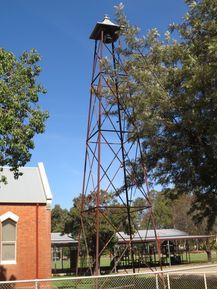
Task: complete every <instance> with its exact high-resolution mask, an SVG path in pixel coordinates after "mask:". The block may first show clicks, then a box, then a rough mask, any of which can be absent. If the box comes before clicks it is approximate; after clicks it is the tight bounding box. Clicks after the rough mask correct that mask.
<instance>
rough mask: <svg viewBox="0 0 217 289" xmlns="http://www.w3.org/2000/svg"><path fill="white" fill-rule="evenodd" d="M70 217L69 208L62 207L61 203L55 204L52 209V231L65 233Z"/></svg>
mask: <svg viewBox="0 0 217 289" xmlns="http://www.w3.org/2000/svg"><path fill="white" fill-rule="evenodd" d="M68 219H69V212H68V210H67V209H62V208H61V207H60V205H55V206H54V208H53V209H52V211H51V232H53V233H55V232H56V233H63V232H64V228H65V224H66V222H67V220H68Z"/></svg>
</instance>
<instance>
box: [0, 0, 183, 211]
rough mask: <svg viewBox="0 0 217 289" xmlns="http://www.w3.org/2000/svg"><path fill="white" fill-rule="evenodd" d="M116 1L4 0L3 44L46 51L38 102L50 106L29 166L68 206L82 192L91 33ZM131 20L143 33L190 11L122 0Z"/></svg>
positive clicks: (178, 2)
mask: <svg viewBox="0 0 217 289" xmlns="http://www.w3.org/2000/svg"><path fill="white" fill-rule="evenodd" d="M118 3H120V1H113V0H89V1H88V0H86V1H85V0H80V1H73V0H37V1H33V0H19V1H16V0H7V1H2V2H1V17H0V43H1V47H3V48H5V49H7V50H10V51H12V52H14V53H15V54H16V56H19V55H20V54H21V53H22V52H23V51H25V50H29V49H31V48H36V49H37V50H38V52H39V53H40V54H41V56H42V61H41V63H40V65H41V67H42V70H43V72H42V74H41V77H40V83H42V84H43V85H44V87H45V88H46V89H47V91H48V93H47V94H46V95H45V96H42V97H41V99H40V105H41V107H42V108H43V109H44V110H48V111H49V114H50V118H49V120H48V121H47V129H46V132H45V134H43V135H39V136H37V137H36V138H35V145H36V148H35V150H34V151H33V152H32V160H31V162H30V163H29V164H28V165H30V166H35V165H37V163H38V162H40V161H42V162H43V163H44V165H45V169H46V172H47V175H48V179H49V183H50V186H51V190H52V193H53V204H57V203H58V204H60V205H61V206H62V207H66V208H69V207H70V206H71V205H72V199H73V198H74V197H75V196H77V195H78V194H79V193H80V192H81V187H82V176H83V162H84V150H85V137H86V127H87V110H88V101H89V85H90V78H91V68H92V55H93V45H94V43H93V42H92V41H91V40H89V35H90V33H91V31H92V29H93V28H94V26H95V23H96V22H97V21H101V20H102V19H103V17H104V15H105V14H108V15H109V16H110V18H111V20H113V21H114V14H115V13H114V12H115V10H114V6H115V5H117V4H118ZM122 3H123V4H124V6H125V12H126V14H127V16H128V18H129V20H130V22H131V23H132V24H135V25H138V26H140V27H141V28H142V30H143V31H144V33H146V32H147V30H148V29H150V28H153V27H156V28H158V30H159V31H160V32H162V33H163V32H164V31H165V30H166V29H167V27H168V24H169V23H172V22H180V20H181V18H182V17H183V15H184V14H185V12H186V5H185V4H184V1H183V0H125V1H124V0H123V1H122Z"/></svg>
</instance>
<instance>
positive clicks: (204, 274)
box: [0, 265, 217, 289]
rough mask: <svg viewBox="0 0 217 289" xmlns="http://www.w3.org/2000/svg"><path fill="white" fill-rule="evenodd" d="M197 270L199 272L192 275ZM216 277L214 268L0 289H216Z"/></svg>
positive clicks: (26, 282) (0, 288)
mask: <svg viewBox="0 0 217 289" xmlns="http://www.w3.org/2000/svg"><path fill="white" fill-rule="evenodd" d="M198 269H199V270H200V272H198V271H195V270H198ZM192 270H194V271H192ZM216 273H217V265H210V266H197V267H193V268H181V269H175V270H164V271H154V272H142V273H134V274H115V275H103V276H91V277H90V276H89V277H70V278H53V279H37V280H23V281H18V280H17V281H2V282H0V289H144V288H145V289H187V288H192V289H214V288H215V289H216V288H217V274H216Z"/></svg>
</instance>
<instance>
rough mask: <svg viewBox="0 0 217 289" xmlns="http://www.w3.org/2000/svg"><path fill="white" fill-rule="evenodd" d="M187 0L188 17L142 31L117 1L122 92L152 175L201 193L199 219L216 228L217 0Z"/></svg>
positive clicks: (167, 185) (168, 186)
mask: <svg viewBox="0 0 217 289" xmlns="http://www.w3.org/2000/svg"><path fill="white" fill-rule="evenodd" d="M185 2H186V4H187V5H188V12H187V14H186V15H185V17H184V20H183V21H182V23H181V24H172V25H170V26H169V29H168V31H166V33H165V35H164V37H160V35H159V33H158V31H157V30H156V29H151V30H150V31H149V32H148V34H147V35H146V36H142V35H141V31H140V29H139V28H138V27H136V26H132V25H130V24H129V22H128V20H127V17H126V16H125V14H124V9H123V5H122V4H120V5H119V6H117V7H116V18H117V22H118V23H119V24H120V25H121V27H122V29H121V35H120V36H121V38H122V40H123V41H122V46H119V47H118V48H117V49H118V52H119V53H120V56H121V58H122V60H123V65H122V66H120V67H118V69H119V70H120V71H121V70H122V71H123V72H124V74H127V75H128V80H129V81H128V84H127V86H125V85H124V81H121V79H120V96H122V98H123V99H124V103H125V105H126V107H127V108H128V109H129V110H130V111H131V116H130V118H129V119H128V122H129V127H130V128H131V130H132V131H133V133H131V134H130V135H129V141H130V140H133V139H135V138H137V137H140V138H141V139H142V142H143V152H144V157H143V160H144V161H145V163H146V166H147V169H148V172H149V180H152V181H154V182H155V184H156V183H158V184H160V185H161V186H162V187H163V188H164V189H165V190H166V191H167V193H168V194H169V195H171V196H173V197H174V194H178V195H180V194H185V193H189V194H193V195H194V196H195V198H194V203H193V205H192V210H195V212H196V215H195V221H197V222H200V221H201V220H202V219H203V218H204V217H205V218H206V219H207V220H208V223H207V230H208V231H209V230H210V229H211V228H212V226H213V225H214V223H215V219H216V211H217V196H216V194H217V182H216V180H217V170H216V164H217V89H216V88H217V34H216V31H217V2H216V0H196V1H193V0H186V1H185ZM108 69H109V68H108ZM126 91H127V92H128V96H130V97H127V96H126ZM139 163H140V162H139V161H138V166H139V165H140V164H139ZM138 171H139V170H138Z"/></svg>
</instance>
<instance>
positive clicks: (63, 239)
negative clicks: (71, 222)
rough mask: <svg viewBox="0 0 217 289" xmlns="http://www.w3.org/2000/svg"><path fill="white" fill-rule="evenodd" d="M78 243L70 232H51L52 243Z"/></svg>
mask: <svg viewBox="0 0 217 289" xmlns="http://www.w3.org/2000/svg"><path fill="white" fill-rule="evenodd" d="M76 243H78V242H77V241H75V240H74V239H72V238H71V237H70V236H69V235H68V234H62V233H51V244H52V245H56V244H59V245H60V244H61V245H63V244H76Z"/></svg>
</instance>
